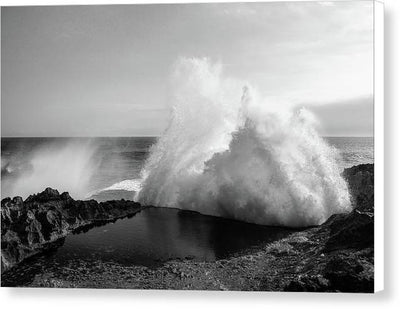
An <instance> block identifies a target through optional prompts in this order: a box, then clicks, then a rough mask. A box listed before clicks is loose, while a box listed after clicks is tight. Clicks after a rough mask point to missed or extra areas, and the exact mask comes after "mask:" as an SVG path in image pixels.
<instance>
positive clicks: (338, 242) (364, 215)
mask: <svg viewBox="0 0 400 309" xmlns="http://www.w3.org/2000/svg"><path fill="white" fill-rule="evenodd" d="M324 225H325V226H328V227H329V229H330V237H329V240H328V241H327V243H326V245H325V251H332V250H339V249H346V248H357V249H362V248H366V247H373V246H374V215H373V213H368V212H361V211H359V210H357V209H355V210H353V211H352V212H351V213H350V214H348V215H335V216H333V217H332V218H330V220H328V221H327V222H326V223H325V224H324Z"/></svg>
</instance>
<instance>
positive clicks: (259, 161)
mask: <svg viewBox="0 0 400 309" xmlns="http://www.w3.org/2000/svg"><path fill="white" fill-rule="evenodd" d="M221 68H222V67H221V65H219V64H213V63H210V61H209V60H207V59H182V60H180V61H179V62H178V63H177V64H176V66H175V69H174V73H173V75H172V96H171V98H172V112H171V119H170V123H169V126H168V128H167V129H166V131H165V132H164V134H163V135H162V136H161V137H160V139H159V140H158V142H157V144H155V145H154V146H153V148H152V149H151V154H150V157H149V158H148V160H147V162H146V165H145V167H144V169H143V171H142V178H143V179H142V184H141V190H140V191H139V192H137V194H136V197H135V198H136V199H137V200H138V201H139V202H141V203H142V204H146V205H157V206H166V207H178V208H182V209H191V210H196V211H199V212H201V213H203V214H210V215H216V216H223V217H228V218H233V219H238V220H243V221H247V222H252V223H257V224H265V225H283V226H291V227H300V226H308V225H315V224H321V223H323V222H324V221H325V220H326V219H327V218H328V217H329V216H331V215H332V214H334V213H342V212H347V211H349V210H350V208H351V206H350V199H349V193H348V190H347V185H346V182H345V181H344V180H343V178H342V177H341V176H340V172H341V171H340V169H339V167H338V165H337V163H336V158H337V157H336V156H337V155H338V154H337V152H336V150H335V149H334V148H332V147H331V146H329V145H328V144H327V143H325V142H324V140H323V139H322V138H321V137H319V135H318V133H317V132H316V129H315V125H316V122H315V119H314V117H313V115H312V114H310V113H309V112H307V111H306V110H304V109H299V110H290V109H289V108H283V107H282V106H280V105H278V104H274V103H273V102H267V101H264V100H261V99H260V98H259V96H258V95H257V93H256V91H255V90H254V89H252V88H251V87H250V86H245V87H243V83H240V82H238V81H235V80H233V79H229V78H226V77H224V76H223V74H222V70H221Z"/></svg>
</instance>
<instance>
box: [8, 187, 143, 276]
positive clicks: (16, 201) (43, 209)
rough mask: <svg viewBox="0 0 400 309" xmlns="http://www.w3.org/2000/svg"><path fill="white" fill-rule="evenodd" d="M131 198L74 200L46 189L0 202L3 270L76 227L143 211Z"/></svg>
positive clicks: (35, 252)
mask: <svg viewBox="0 0 400 309" xmlns="http://www.w3.org/2000/svg"><path fill="white" fill-rule="evenodd" d="M141 209H142V207H141V206H140V204H138V203H135V202H131V201H124V200H121V201H110V202H102V203H97V202H96V201H94V200H90V201H75V200H73V199H72V198H71V197H70V196H69V194H68V193H67V192H64V193H62V194H59V192H58V191H57V190H54V189H51V188H47V189H46V190H44V191H43V192H41V193H39V194H35V195H31V196H29V197H28V198H27V199H26V200H25V201H23V200H22V198H21V197H14V198H13V199H11V198H5V199H3V200H2V201H1V268H2V272H3V271H4V270H7V269H9V268H10V267H12V266H14V265H15V264H17V263H19V262H21V261H22V260H24V259H25V258H27V257H29V256H32V255H34V254H37V253H39V252H42V251H43V250H45V249H46V248H47V247H48V245H49V244H50V243H52V242H54V241H56V240H58V239H60V238H62V237H65V236H66V235H67V234H69V233H71V232H72V231H75V230H77V229H82V228H88V227H90V226H92V225H96V224H101V223H105V222H108V221H113V220H116V219H118V218H122V217H126V216H129V215H133V214H135V213H137V212H138V211H140V210H141Z"/></svg>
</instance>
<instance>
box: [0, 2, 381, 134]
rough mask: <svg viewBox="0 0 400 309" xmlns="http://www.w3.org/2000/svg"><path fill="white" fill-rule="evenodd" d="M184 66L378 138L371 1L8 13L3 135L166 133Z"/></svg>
mask: <svg viewBox="0 0 400 309" xmlns="http://www.w3.org/2000/svg"><path fill="white" fill-rule="evenodd" d="M181 57H207V58H209V59H211V60H212V61H216V62H220V63H221V64H222V67H223V71H224V74H225V75H227V76H231V77H233V78H238V79H240V80H246V81H247V82H249V83H250V84H251V85H253V86H254V87H256V88H257V89H258V91H259V92H260V93H261V94H262V96H264V97H265V98H267V101H268V99H270V100H276V101H278V102H281V103H280V104H288V105H291V106H306V107H307V108H309V109H310V110H311V111H313V112H314V113H315V114H316V116H317V118H318V119H319V120H320V123H321V125H320V128H319V130H320V132H321V134H323V135H331V136H346V135H349V136H371V135H372V134H373V4H372V1H349V2H338V3H333V2H326V1H325V2H303V3H301V2H292V3H289V2H275V3H235V4H232V3H231V4H226V3H225V4H215V3H214V4H179V5H118V6H115V5H112V6H110V5H108V6H58V7H56V6H53V7H6V8H4V7H3V8H2V11H1V88H2V93H1V129H2V133H1V134H2V136H143V135H160V134H161V133H162V131H163V130H164V129H165V127H166V125H167V121H168V119H167V118H168V115H169V113H168V112H167V98H168V95H167V93H168V89H167V88H168V80H169V76H170V74H171V69H172V66H173V64H174V63H176V61H177V60H178V59H179V58H181Z"/></svg>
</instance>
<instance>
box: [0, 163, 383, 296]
mask: <svg viewBox="0 0 400 309" xmlns="http://www.w3.org/2000/svg"><path fill="white" fill-rule="evenodd" d="M343 176H344V178H345V179H346V180H347V182H348V185H349V189H350V191H351V193H352V199H353V211H352V212H350V213H349V214H341V215H333V216H332V217H331V218H329V219H328V220H327V222H325V223H324V224H322V225H320V226H317V227H310V228H307V229H304V230H302V231H293V233H291V234H290V235H289V236H287V237H284V238H282V239H280V240H278V241H275V242H273V243H270V244H267V245H266V244H264V245H260V246H258V247H257V248H253V249H252V250H249V251H246V252H242V253H241V254H238V255H236V256H234V257H230V258H227V259H222V260H217V261H215V262H198V261H193V260H191V259H184V260H171V261H168V262H165V263H163V264H161V265H159V266H157V267H145V266H135V265H133V266H124V265H120V264H117V263H111V262H102V261H98V262H96V263H94V264H93V263H88V262H85V261H81V260H76V261H71V265H69V267H64V268H62V269H58V270H57V272H55V271H54V272H53V271H45V272H42V273H40V274H38V275H36V276H35V277H34V278H33V279H32V281H31V282H30V283H29V284H26V285H24V286H32V287H62V288H67V287H81V288H132V289H135V288H138V289H191V290H241V291H297V292H363V293H371V292H373V290H374V199H373V183H374V175H373V165H372V164H367V165H359V166H355V167H352V168H349V169H346V170H345V171H344V173H343ZM9 202H10V201H9ZM20 203H21V201H14V202H13V205H14V204H20ZM117 204H118V203H117ZM10 206H11V205H10ZM379 206H380V207H382V205H379ZM88 207H89V206H88ZM89 208H90V207H89ZM11 209H12V210H11ZM21 209H25V208H23V207H16V206H15V205H14V206H13V207H10V214H9V215H8V214H7V218H8V217H12V218H14V219H15V220H16V218H19V216H20V213H18V211H19V212H21ZM56 214H57V212H56V213H55V214H51V215H49V220H50V221H52V222H56V221H57V216H56ZM98 216H100V214H98ZM26 218H28V215H27V214H26ZM46 218H47V217H46ZM72 218H73V216H72V217H71V218H70V220H72ZM2 220H3V206H2ZM28 221H29V220H28ZM71 222H72V223H73V222H74V221H71ZM52 226H54V224H53V225H52ZM25 228H26V229H28V230H29V233H32V235H31V236H30V237H31V238H30V239H32V240H34V241H35V240H38V241H39V240H40V239H42V238H41V237H43V238H45V239H46V237H49V235H52V234H51V231H50V232H48V233H47V234H46V233H45V234H43V233H42V234H41V235H40V234H36V232H35V231H37V225H36V224H35V223H29V224H25ZM29 233H28V234H29ZM6 234H7V239H9V240H10V241H15V242H17V244H19V243H18V241H19V240H18V239H20V238H18V237H17V236H16V235H15V234H17V235H18V231H16V230H14V229H11V230H10V231H8V230H7V231H5V233H4V235H6ZM2 237H3V230H2ZM28 243H29V241H28ZM17 247H18V246H17ZM18 248H20V247H18Z"/></svg>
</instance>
